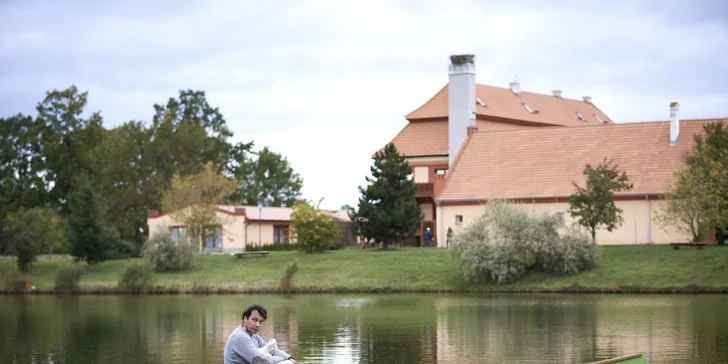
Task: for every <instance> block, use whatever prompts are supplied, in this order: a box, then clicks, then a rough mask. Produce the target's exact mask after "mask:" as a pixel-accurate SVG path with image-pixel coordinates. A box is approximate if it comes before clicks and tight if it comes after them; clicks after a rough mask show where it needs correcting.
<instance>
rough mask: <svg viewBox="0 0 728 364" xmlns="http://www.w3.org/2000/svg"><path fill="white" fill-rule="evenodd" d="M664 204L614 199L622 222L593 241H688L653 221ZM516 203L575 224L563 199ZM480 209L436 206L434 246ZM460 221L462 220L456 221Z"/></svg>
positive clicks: (609, 242) (659, 201) (462, 225)
mask: <svg viewBox="0 0 728 364" xmlns="http://www.w3.org/2000/svg"><path fill="white" fill-rule="evenodd" d="M664 203H665V202H664V200H656V201H655V200H651V201H647V200H631V201H616V202H615V204H616V205H617V207H619V208H621V209H622V211H623V212H622V218H623V219H624V223H623V224H622V226H620V227H619V228H617V229H615V230H613V231H611V232H609V231H607V230H606V229H600V230H597V236H596V239H597V244H600V245H624V244H645V243H655V244H667V243H673V242H686V241H689V240H690V236H689V235H687V234H684V233H680V232H678V231H675V230H674V229H670V230H666V229H664V228H662V227H661V226H660V225H658V224H657V223H656V220H655V216H656V214H657V213H658V212H659V209H660V208H661V206H662V205H663V204H664ZM519 206H522V207H524V208H525V209H526V210H528V211H533V212H548V213H554V214H556V213H562V214H563V218H564V226H569V225H571V224H573V223H576V222H575V220H574V219H573V218H572V217H571V215H569V212H568V209H569V204H568V203H566V202H563V203H519ZM484 208H485V207H484V205H465V206H439V207H438V208H437V224H438V231H437V235H438V239H437V241H438V246H440V247H446V246H447V245H446V244H447V241H446V239H447V230H448V228H452V230H453V232H454V233H457V232H458V231H461V230H462V229H463V228H464V227H466V226H467V225H468V224H469V223H470V222H472V221H473V220H474V219H475V218H476V217H478V216H479V215H481V214H482V213H483V209H484ZM461 219H462V220H461ZM460 221H462V223H459V222H460Z"/></svg>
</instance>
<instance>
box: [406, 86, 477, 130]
mask: <svg viewBox="0 0 728 364" xmlns="http://www.w3.org/2000/svg"><path fill="white" fill-rule="evenodd" d="M448 85H450V82H449V81H448V82H447V83H445V86H442V87H441V88H440V91H437V92H435V94H434V95H432V97H430V98H429V99H427V101H425V103H424V104H422V105H420V107H418V108H416V109H414V110H412V111H410V112H409V113H408V114H407V115H405V116H404V118H405V119H407V120H408V121H409V116H410V115H412V114H414V113H416V112H417V111H419V110H420V109H422V108H423V107H425V105H427V104H429V103H430V101H432V100H433V99H434V98H435V97H437V95H439V94H440V92H442V91H443V90H444V89H445V88H447V87H448ZM473 102H475V100H473Z"/></svg>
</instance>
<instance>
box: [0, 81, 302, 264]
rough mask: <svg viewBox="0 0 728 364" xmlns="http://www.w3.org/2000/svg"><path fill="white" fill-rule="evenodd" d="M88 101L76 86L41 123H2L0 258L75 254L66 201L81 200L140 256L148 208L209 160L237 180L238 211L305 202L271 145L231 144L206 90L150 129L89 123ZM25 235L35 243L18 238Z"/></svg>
mask: <svg viewBox="0 0 728 364" xmlns="http://www.w3.org/2000/svg"><path fill="white" fill-rule="evenodd" d="M87 100H88V92H87V91H86V92H80V91H79V90H78V89H77V87H76V86H71V87H69V88H67V89H64V90H55V89H54V90H53V91H49V92H47V93H46V96H45V98H44V99H43V100H42V101H41V102H39V103H38V104H37V107H36V111H37V112H36V115H23V114H20V113H18V114H16V115H13V116H8V117H4V118H1V119H0V255H7V254H13V255H18V254H19V253H22V252H18V251H17V250H18V249H21V250H22V249H26V248H27V246H17V244H15V245H16V246H13V244H11V241H12V240H16V241H17V240H18V239H20V240H21V241H24V240H23V239H25V240H27V239H29V238H32V239H34V241H35V242H36V244H35V248H34V249H37V250H38V251H39V252H49V253H66V252H68V251H69V246H68V240H69V237H68V236H67V235H68V234H67V232H68V231H70V230H69V228H68V225H69V220H68V218H69V216H72V215H73V212H72V211H71V207H72V206H71V205H72V204H71V203H69V201H72V200H73V197H74V196H76V200H78V201H82V200H83V198H82V197H81V195H83V196H92V195H93V196H97V197H95V198H97V199H98V206H99V207H98V210H99V211H98V214H99V217H98V218H99V220H100V221H98V224H97V225H100V226H102V230H101V231H102V232H103V234H102V236H106V235H109V234H111V235H109V236H114V238H115V239H114V240H117V239H116V236H118V238H119V239H120V240H121V241H123V242H125V244H126V245H131V246H133V247H136V249H137V250H138V248H139V247H141V245H142V244H143V242H144V241H145V239H146V238H147V235H148V233H147V232H148V227H147V210H148V209H154V210H161V207H162V205H161V196H162V193H163V192H164V191H165V190H167V189H169V188H170V184H171V181H172V178H173V176H175V175H178V176H181V177H184V176H188V175H193V174H197V173H200V172H201V171H202V170H203V168H204V167H205V165H206V163H208V162H210V163H211V164H212V165H213V167H214V169H215V171H217V172H218V173H220V174H221V175H223V176H225V177H226V178H228V179H229V180H231V181H235V183H236V190H235V192H234V193H233V195H232V196H231V198H230V199H229V200H230V202H231V203H236V204H243V205H256V204H257V203H258V201H259V200H260V201H262V202H263V205H265V206H292V205H293V204H294V202H296V201H298V200H300V198H301V188H302V184H303V180H302V178H301V177H300V176H299V175H298V174H297V173H296V172H295V171H294V170H293V169H292V168H291V166H290V164H289V163H288V160H287V159H286V158H285V157H283V156H281V155H279V154H277V153H274V152H272V151H270V150H268V148H267V147H266V148H262V149H261V150H258V151H255V150H253V148H254V142H253V141H249V142H238V143H233V142H232V141H231V138H232V137H233V133H232V132H231V131H230V128H229V127H228V124H227V121H226V120H225V118H224V116H223V114H222V113H221V112H220V110H219V109H218V108H216V107H212V106H211V105H210V104H209V103H208V102H207V99H206V96H205V92H204V91H194V90H184V91H180V92H179V95H178V97H176V98H169V100H167V102H166V103H165V104H155V105H154V115H153V116H152V119H151V122H144V121H138V120H130V121H128V122H126V123H124V124H122V125H120V126H118V127H115V128H111V129H106V128H104V126H103V116H102V114H101V113H100V112H93V113H91V114H90V115H88V116H84V114H85V113H84V112H85V111H86V107H87ZM88 188H90V190H89V189H88ZM87 199H91V200H93V199H94V198H92V197H88V198H87ZM91 200H89V201H87V202H88V203H90V204H91V205H93V204H94V203H95V202H94V201H91ZM81 204H82V202H79V204H78V205H81ZM86 210H89V208H86ZM89 211H91V212H90V213H93V209H90V210H89ZM78 213H80V212H79V211H76V214H78ZM89 218H95V217H89ZM72 222H73V219H72ZM20 230H23V231H26V232H32V233H33V234H34V235H33V236H31V237H28V236H24V237H19V236H18V234H19V231H20ZM116 233H118V235H117V234H116ZM26 245H27V244H26ZM11 250H15V251H11Z"/></svg>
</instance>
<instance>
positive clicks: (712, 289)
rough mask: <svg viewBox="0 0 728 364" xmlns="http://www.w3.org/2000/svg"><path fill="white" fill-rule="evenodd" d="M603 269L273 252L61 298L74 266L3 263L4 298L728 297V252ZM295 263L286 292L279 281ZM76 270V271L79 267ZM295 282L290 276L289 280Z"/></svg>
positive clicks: (106, 272)
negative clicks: (475, 276) (473, 265)
mask: <svg viewBox="0 0 728 364" xmlns="http://www.w3.org/2000/svg"><path fill="white" fill-rule="evenodd" d="M599 252H600V264H599V266H598V267H596V268H594V269H591V270H588V271H583V272H580V273H577V274H573V275H550V274H546V273H543V272H535V271H529V272H528V273H527V274H526V275H525V276H524V277H523V278H522V279H520V280H517V281H514V282H510V283H504V284H496V283H493V282H488V283H478V284H474V283H468V282H465V281H464V280H463V278H462V271H461V270H460V268H459V267H458V265H457V264H456V262H455V261H454V260H453V259H452V257H451V254H450V251H449V250H448V249H437V248H430V249H427V248H403V249H397V250H392V251H379V250H362V249H357V248H348V249H344V250H338V251H327V252H324V253H321V254H305V253H301V252H296V251H280V252H271V253H270V254H269V255H268V256H264V257H257V256H255V257H246V258H242V259H238V258H235V257H232V256H229V255H201V256H196V257H195V263H194V266H193V267H192V268H190V269H187V270H183V271H178V272H152V273H151V281H150V282H149V284H148V285H146V286H145V287H142V288H134V289H131V288H122V287H120V285H119V281H120V279H121V277H122V275H123V274H124V272H125V270H126V267H127V266H129V265H131V264H132V263H139V262H140V261H142V259H140V258H135V259H124V260H111V261H106V262H103V263H99V264H96V265H93V266H87V265H85V264H81V266H83V267H84V271H85V272H84V273H83V274H82V275H81V277H80V280H79V282H78V286H77V287H75V288H73V289H65V290H56V289H55V284H56V283H55V282H56V273H57V271H58V270H59V268H60V267H65V266H67V265H69V264H71V263H70V259H69V258H67V257H66V258H58V257H53V259H52V260H48V259H47V258H46V259H40V260H39V261H37V262H35V263H34V264H33V266H32V267H31V268H30V270H29V271H28V272H26V273H20V274H19V275H17V274H18V273H17V272H16V273H15V274H16V275H15V276H13V277H10V275H9V274H8V273H7V272H8V271H9V270H12V269H14V266H15V261H14V260H12V259H2V260H0V272H3V271H4V272H5V274H4V275H3V274H2V273H0V275H2V277H0V290H1V292H2V293H4V294H16V293H20V294H28V293H29V294H58V293H61V292H63V293H71V294H242V293H244V294H252V293H256V294H281V293H291V294H300V293H433V294H438V293H460V292H481V293H507V292H511V293H728V247H724V246H715V245H713V246H707V247H705V248H704V249H702V250H697V249H695V248H693V247H683V248H681V249H680V250H673V249H672V247H671V246H669V245H632V246H600V247H599ZM294 259H297V260H298V269H297V271H296V272H295V273H294V274H293V275H292V277H291V280H290V282H289V283H290V286H288V287H287V288H284V285H283V284H282V283H283V282H282V279H283V278H284V275H285V268H286V266H287V265H288V264H289V262H291V261H293V260H294ZM73 265H75V264H73ZM289 273H290V271H289ZM19 278H21V279H27V280H29V281H30V282H29V283H30V284H32V285H33V286H35V289H28V290H20V291H15V290H13V289H11V288H12V287H10V288H9V286H8V285H7V284H8V282H7V281H8V280H11V279H12V280H17V279H19Z"/></svg>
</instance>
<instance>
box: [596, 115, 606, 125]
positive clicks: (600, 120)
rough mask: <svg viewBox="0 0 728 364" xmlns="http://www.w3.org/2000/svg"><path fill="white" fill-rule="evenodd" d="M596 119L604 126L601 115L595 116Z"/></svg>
mask: <svg viewBox="0 0 728 364" xmlns="http://www.w3.org/2000/svg"><path fill="white" fill-rule="evenodd" d="M594 119H597V121H598V122H599V124H604V122H603V121H602V119H600V118H599V115H597V114H594Z"/></svg>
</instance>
